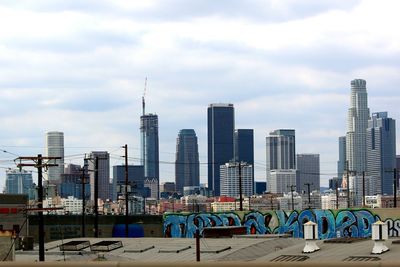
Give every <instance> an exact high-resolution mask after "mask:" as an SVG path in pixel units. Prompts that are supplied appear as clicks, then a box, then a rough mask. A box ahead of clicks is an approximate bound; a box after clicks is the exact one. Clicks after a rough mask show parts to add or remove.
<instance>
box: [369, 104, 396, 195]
mask: <svg viewBox="0 0 400 267" xmlns="http://www.w3.org/2000/svg"><path fill="white" fill-rule="evenodd" d="M394 168H396V122H395V120H394V119H392V118H388V115H387V112H377V113H372V118H371V119H370V120H369V121H368V128H367V173H368V176H367V177H368V179H367V181H368V182H367V195H375V194H388V195H392V194H393V172H390V171H392V170H393V169H394Z"/></svg>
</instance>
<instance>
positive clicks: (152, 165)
mask: <svg viewBox="0 0 400 267" xmlns="http://www.w3.org/2000/svg"><path fill="white" fill-rule="evenodd" d="M146 84H147V78H146V83H145V90H144V94H143V98H142V107H143V111H142V116H140V133H141V164H142V165H143V166H144V177H145V178H146V179H150V180H153V179H155V180H157V182H158V184H159V179H160V174H159V147H158V116H157V115H156V114H152V113H149V114H146V113H145V93H146ZM157 188H158V190H157V191H158V192H151V194H152V195H157V196H158V195H159V186H158V187H157Z"/></svg>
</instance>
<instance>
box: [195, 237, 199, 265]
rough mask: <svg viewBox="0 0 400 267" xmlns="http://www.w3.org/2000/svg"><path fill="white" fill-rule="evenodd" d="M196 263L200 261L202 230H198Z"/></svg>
mask: <svg viewBox="0 0 400 267" xmlns="http://www.w3.org/2000/svg"><path fill="white" fill-rule="evenodd" d="M195 235H196V261H200V230H199V229H196V234H195Z"/></svg>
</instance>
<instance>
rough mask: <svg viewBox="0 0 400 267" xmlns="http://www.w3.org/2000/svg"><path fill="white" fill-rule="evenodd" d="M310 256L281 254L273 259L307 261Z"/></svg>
mask: <svg viewBox="0 0 400 267" xmlns="http://www.w3.org/2000/svg"><path fill="white" fill-rule="evenodd" d="M309 258H310V257H308V256H305V255H280V256H278V257H276V258H274V259H272V260H271V261H275V262H283V261H305V260H308V259H309Z"/></svg>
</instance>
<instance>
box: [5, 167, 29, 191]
mask: <svg viewBox="0 0 400 267" xmlns="http://www.w3.org/2000/svg"><path fill="white" fill-rule="evenodd" d="M32 184H33V181H32V172H30V171H25V170H21V171H20V170H7V171H6V191H5V192H6V194H26V195H28V194H29V189H30V188H31V187H32Z"/></svg>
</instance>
